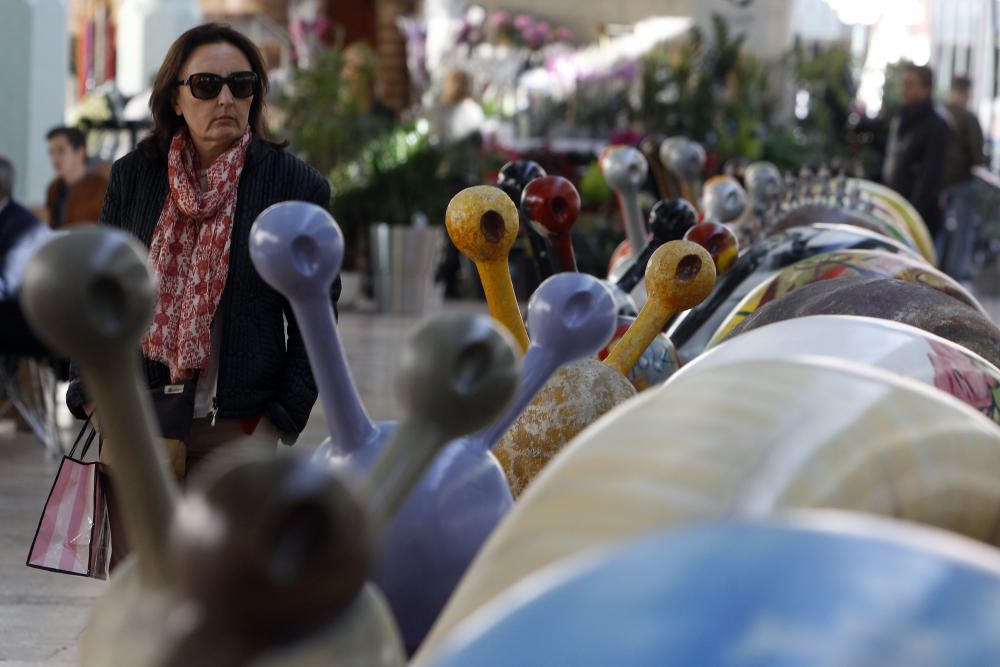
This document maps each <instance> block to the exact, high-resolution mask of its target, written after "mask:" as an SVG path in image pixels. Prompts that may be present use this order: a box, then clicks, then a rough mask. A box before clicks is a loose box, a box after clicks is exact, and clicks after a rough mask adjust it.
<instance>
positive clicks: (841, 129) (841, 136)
mask: <svg viewBox="0 0 1000 667" xmlns="http://www.w3.org/2000/svg"><path fill="white" fill-rule="evenodd" d="M783 62H784V65H785V66H786V67H787V68H788V70H789V71H790V73H791V74H792V76H793V77H794V80H795V85H796V88H797V90H798V94H799V95H802V100H803V101H804V100H805V99H806V97H807V98H808V103H805V104H801V105H800V108H798V109H797V114H796V115H797V116H798V118H797V121H796V125H797V127H798V128H799V130H800V131H801V136H802V137H803V138H804V139H805V141H804V142H803V150H804V151H805V152H806V153H807V155H806V156H805V159H804V160H803V161H809V162H818V161H828V160H830V159H832V158H835V157H845V156H846V155H847V145H848V143H847V129H848V128H847V124H848V119H849V117H850V114H851V108H852V106H853V103H854V98H855V95H856V93H857V85H856V84H855V81H854V77H853V74H852V71H851V56H850V52H849V49H848V46H847V45H846V44H835V45H831V46H825V47H819V46H814V47H812V48H806V47H805V46H804V45H803V44H802V43H801V41H799V40H796V41H795V43H794V44H793V46H792V48H791V49H790V50H789V51H788V53H787V54H785V56H784V59H783Z"/></svg>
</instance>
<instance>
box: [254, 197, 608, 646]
mask: <svg viewBox="0 0 1000 667" xmlns="http://www.w3.org/2000/svg"><path fill="white" fill-rule="evenodd" d="M481 188H485V194H486V195H487V198H486V199H485V203H484V202H483V200H482V199H481V197H482V194H483V193H484V190H483V189H479V188H474V189H473V192H472V193H470V196H472V197H479V198H480V199H477V202H478V203H473V202H464V203H463V201H462V200H461V199H459V200H458V205H457V207H456V206H450V207H449V209H448V214H449V216H450V217H449V231H451V230H452V229H456V228H459V229H465V226H464V225H465V223H466V222H467V223H469V224H473V225H475V226H476V230H477V232H478V233H470V234H468V235H467V236H466V237H465V238H466V239H467V240H468V242H469V243H472V244H474V245H476V247H478V248H479V249H480V254H479V255H478V256H479V257H480V258H481V259H480V262H479V263H480V266H484V265H485V266H486V267H487V268H484V269H483V273H484V276H489V277H491V278H492V280H493V281H494V283H493V284H489V283H487V282H486V281H485V280H484V287H485V289H486V291H487V294H488V295H490V294H492V295H493V297H492V300H491V304H492V306H494V307H498V305H499V306H500V307H508V308H512V309H513V312H510V313H509V314H508V319H506V320H504V321H500V320H498V322H499V323H500V324H501V326H504V327H505V328H506V329H507V330H508V331H509V330H510V329H516V328H520V329H521V330H523V329H524V324H523V322H522V321H521V319H520V313H519V312H518V311H517V310H516V309H517V305H516V302H515V301H514V297H513V294H512V288H511V286H510V278H509V275H508V274H506V273H505V270H504V269H505V265H504V262H505V257H506V255H505V250H504V249H505V248H509V244H510V243H511V242H512V240H513V233H515V232H516V224H517V218H516V213H515V212H514V211H513V206H512V204H511V203H510V200H509V199H508V198H507V197H506V196H505V195H504V194H503V193H502V192H500V191H499V190H498V189H496V188H492V187H486V186H481ZM496 195H498V196H496ZM497 202H500V203H499V204H498V203H497ZM504 204H505V206H503V208H501V210H502V211H503V213H499V212H497V211H496V210H495V208H497V207H500V206H501V205H504ZM480 206H482V207H484V208H480ZM456 210H457V211H461V212H462V215H463V216H466V219H465V222H456V221H455V220H454V218H453V216H455V215H456ZM508 232H510V233H508ZM460 247H462V246H460ZM496 248H499V249H496ZM250 252H251V259H252V260H253V262H254V265H255V266H256V267H257V270H258V272H259V273H260V274H261V276H262V277H263V278H264V280H265V281H266V282H267V283H268V284H270V285H271V286H272V287H274V289H276V290H277V291H278V292H280V293H281V294H283V295H284V296H285V297H286V298H287V299H288V300H289V302H290V304H291V307H292V310H293V312H294V314H295V317H296V321H297V322H298V324H299V328H300V330H301V332H302V336H303V340H304V342H305V346H306V351H307V353H308V355H309V358H310V362H311V365H312V367H313V372H314V375H315V377H316V380H317V385H318V387H319V390H320V400H321V403H322V406H323V411H324V414H325V415H326V421H327V426H328V428H329V432H330V438H329V439H328V440H327V441H325V442H324V443H323V444H322V445H321V446H320V448H319V449H318V450H317V453H316V457H317V459H318V460H321V461H324V462H326V463H328V464H329V465H331V466H334V467H335V468H338V469H343V468H346V469H358V470H366V469H368V468H370V466H371V465H372V462H373V461H374V460H375V458H376V457H377V456H378V455H379V452H380V451H381V449H382V448H383V446H384V444H385V443H386V442H387V440H388V439H389V438H390V437H391V435H392V433H393V431H394V429H395V428H396V423H395V422H393V421H374V420H372V419H371V418H370V417H369V416H368V414H367V412H366V411H365V408H364V405H363V404H362V402H361V399H360V396H359V395H358V392H357V390H356V389H355V387H354V384H353V382H352V380H351V376H350V370H349V368H348V366H347V362H346V359H345V355H344V351H343V348H342V345H341V343H340V340H339V336H338V334H337V328H336V323H335V320H334V316H333V312H332V310H331V308H330V306H329V303H328V299H327V298H326V297H325V295H326V294H327V293H328V291H329V286H330V284H331V282H332V281H333V279H334V277H335V276H336V275H337V272H338V271H339V269H340V261H341V257H342V256H343V237H342V235H341V233H340V230H339V228H338V227H337V225H336V223H335V222H334V220H333V218H332V217H331V216H330V215H329V213H327V212H326V211H325V210H323V209H321V208H319V207H317V206H315V205H311V204H308V203H304V202H287V203H283V204H277V205H275V206H273V207H271V208H269V209H267V210H265V211H264V212H263V213H261V215H260V216H259V218H258V219H257V221H256V222H255V223H254V227H253V230H252V232H251V248H250ZM508 290H509V291H510V293H508ZM491 312H493V311H492V310H491ZM501 312H502V311H501ZM494 316H496V314H495V313H494ZM528 322H529V325H530V326H531V329H532V334H533V339H532V340H530V341H529V342H528V346H527V351H526V354H525V355H524V360H523V361H524V366H525V369H526V371H525V373H524V376H523V378H522V382H521V385H520V387H519V388H518V395H517V399H516V400H515V401H514V402H513V403H512V404H511V405H510V406H509V407H508V408H507V409H506V410H505V411H504V412H503V414H502V415H501V417H500V418H499V419H498V420H497V421H496V422H495V423H494V424H493V425H492V426H491V427H490V428H487V429H483V430H481V431H480V432H478V433H475V434H473V435H471V436H469V437H467V438H463V439H461V440H459V441H457V442H455V443H452V444H451V445H450V446H449V447H448V448H447V449H446V450H445V451H444V452H443V453H442V455H441V456H439V457H438V459H437V460H435V462H434V464H433V465H432V466H431V469H430V470H429V471H428V473H427V474H426V475H425V476H424V478H423V479H422V480H421V482H420V484H418V486H417V488H416V489H415V490H414V492H413V494H412V496H411V498H410V500H409V501H408V503H407V504H406V505H405V506H404V507H403V508H402V509H401V510H400V512H399V515H398V517H397V518H396V520H395V521H394V522H393V524H392V525H391V526H390V527H389V528H388V530H387V532H386V535H385V536H384V538H383V539H382V540H381V542H380V543H379V545H378V552H377V557H376V561H375V566H374V569H373V573H372V578H373V581H374V582H375V583H376V584H378V586H379V587H380V588H381V590H382V591H383V592H384V593H385V594H386V597H387V598H388V600H389V603H390V605H391V606H392V609H393V611H394V613H395V615H396V618H397V620H398V622H399V624H400V627H401V630H402V632H403V637H404V640H405V642H406V646H407V647H408V649H409V650H413V649H415V648H416V647H417V646H418V645H419V643H420V641H421V639H422V637H423V636H424V634H425V633H426V632H427V630H428V628H429V627H430V625H431V623H432V622H433V620H434V618H435V617H436V615H437V613H438V611H440V609H441V607H442V606H443V605H444V603H445V601H446V600H447V598H448V596H449V594H450V593H451V590H452V589H453V588H454V586H455V585H456V584H457V582H458V580H459V578H460V577H461V576H462V573H463V572H464V570H465V567H466V566H467V565H468V563H469V562H470V561H471V560H472V559H473V557H474V556H475V554H476V552H477V551H478V548H479V546H480V545H481V544H482V542H483V541H484V540H485V539H486V537H487V536H488V535H489V534H490V532H491V531H492V529H493V527H494V526H495V525H496V523H497V522H498V521H499V520H500V519H501V518H502V516H503V515H504V514H505V513H506V512H507V511H508V510H509V508H510V506H511V504H512V502H513V499H512V496H511V492H510V489H509V487H508V484H507V480H506V479H505V476H504V473H503V471H502V470H501V468H500V467H499V465H498V463H497V460H496V459H495V458H494V456H493V455H492V454H491V453H490V449H491V447H493V446H494V445H495V444H496V443H497V441H498V440H500V437H501V435H502V434H503V433H504V431H506V430H507V428H508V427H510V426H511V424H512V423H513V422H514V420H515V419H516V418H517V417H518V416H519V415H520V414H521V413H522V411H523V410H524V409H525V406H526V405H528V403H529V402H530V401H531V399H532V398H533V397H534V396H535V395H536V394H537V393H538V392H539V391H540V390H541V389H542V386H543V385H544V384H545V382H546V381H547V380H548V379H549V378H550V377H551V376H553V374H555V373H556V371H557V369H559V368H560V367H561V366H563V365H565V364H567V363H570V362H573V361H576V360H579V359H583V358H586V357H589V356H591V355H593V354H596V353H597V351H598V350H600V349H601V347H603V346H604V345H605V344H606V343H607V341H608V340H609V339H610V337H611V335H612V333H613V331H614V327H615V323H616V316H615V313H614V305H613V302H612V299H611V296H610V294H609V293H608V292H607V290H606V289H605V288H604V287H603V286H602V285H601V283H600V281H598V280H597V279H596V278H593V277H591V276H586V275H582V274H575V273H574V274H560V275H556V276H553V277H551V278H549V279H548V280H547V281H545V282H544V283H543V284H542V285H541V286H540V287H539V288H538V290H537V291H536V292H535V294H534V295H533V297H532V299H531V301H530V303H529V306H528ZM525 338H527V334H525ZM428 386H432V385H428Z"/></svg>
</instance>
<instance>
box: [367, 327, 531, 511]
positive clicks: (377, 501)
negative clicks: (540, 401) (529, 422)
mask: <svg viewBox="0 0 1000 667" xmlns="http://www.w3.org/2000/svg"><path fill="white" fill-rule="evenodd" d="M520 377H521V368H520V363H519V361H518V353H517V351H516V343H515V342H514V340H513V339H512V338H511V337H510V336H509V335H508V334H507V333H506V332H505V331H503V330H501V329H500V328H499V325H494V324H493V323H492V322H491V321H490V319H489V318H487V317H485V316H480V315H473V314H467V313H451V314H445V315H439V316H437V317H435V318H434V319H432V320H428V321H427V322H426V323H425V324H424V325H423V326H422V327H421V328H420V329H419V330H418V331H417V332H416V334H414V336H413V337H412V338H411V339H410V341H409V342H408V344H407V345H406V347H405V348H404V349H403V355H402V358H401V361H400V369H399V371H398V374H397V376H396V389H397V392H398V394H399V398H400V402H401V403H402V404H403V407H404V409H405V411H406V416H405V417H404V419H403V420H402V421H401V422H400V425H399V428H398V430H397V431H396V433H395V434H394V435H393V437H392V438H391V439H390V440H389V442H388V443H387V444H386V448H385V450H383V452H382V454H381V456H380V457H379V459H378V460H377V461H376V462H375V466H374V467H373V468H372V472H371V476H370V478H369V487H370V489H371V494H372V505H373V507H374V511H375V513H376V516H378V517H380V519H381V520H383V521H385V520H386V519H387V518H388V517H391V516H392V515H394V514H395V513H396V511H397V510H398V509H399V507H400V505H401V504H402V502H403V500H405V499H406V497H407V496H408V495H409V493H410V490H411V489H412V488H413V487H414V486H415V485H416V483H417V482H418V481H419V479H420V477H421V476H422V475H423V473H424V471H425V470H426V469H427V467H428V466H429V465H430V462H431V461H432V460H433V459H434V457H435V456H437V454H438V453H439V452H440V451H441V450H442V448H443V447H444V446H445V445H446V444H447V443H448V442H450V441H451V440H454V439H456V438H458V437H460V436H463V435H468V434H471V433H473V432H475V431H478V430H479V429H481V428H485V427H486V426H488V425H489V424H490V423H491V422H492V421H494V420H495V419H497V418H499V417H500V415H501V414H503V412H504V410H505V409H506V408H507V405H508V404H509V403H510V402H511V401H512V400H513V398H514V395H515V393H516V392H517V388H518V383H519V381H520Z"/></svg>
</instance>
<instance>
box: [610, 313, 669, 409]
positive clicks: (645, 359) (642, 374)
mask: <svg viewBox="0 0 1000 667" xmlns="http://www.w3.org/2000/svg"><path fill="white" fill-rule="evenodd" d="M634 322H635V318H634V317H620V318H618V327H617V328H616V329H615V334H614V336H613V337H612V338H611V342H610V343H608V345H607V346H606V347H605V348H604V349H603V350H601V351H600V353H599V354H598V355H597V358H598V359H600V360H601V361H604V360H605V359H607V358H608V352H610V351H611V347H612V346H613V345H614V344H615V343H617V342H618V341H619V340H620V339H621V337H622V336H624V335H625V332H627V331H628V330H629V327H631V326H632V324H633V323H634ZM680 367H681V362H680V359H679V358H678V356H677V350H676V349H675V348H674V344H673V343H671V342H670V339H669V338H667V336H666V334H662V333H661V334H657V335H656V337H655V338H654V339H653V342H651V343H650V344H649V346H648V347H647V348H646V349H645V351H643V353H642V356H641V357H639V361H638V362H636V364H635V366H633V367H632V370H630V371H629V372H628V374H627V375H626V376H625V377H626V378H627V379H628V381H629V382H630V383H631V384H632V386H633V387H635V390H636V391H646V390H647V389H649V388H651V387H655V386H656V385H658V384H663V383H664V382H666V381H667V379H668V378H669V377H670V376H671V375H673V374H674V373H675V372H676V371H677V369H678V368H680Z"/></svg>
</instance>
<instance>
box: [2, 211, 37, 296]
mask: <svg viewBox="0 0 1000 667" xmlns="http://www.w3.org/2000/svg"><path fill="white" fill-rule="evenodd" d="M42 227H44V224H43V223H42V221H41V220H39V219H38V218H37V217H35V214H34V213H32V212H31V211H29V210H28V209H26V208H24V207H23V206H21V205H20V204H18V203H17V202H16V201H14V200H13V199H8V200H7V204H6V205H4V206H3V209H0V300H9V299H13V298H14V297H15V294H16V292H17V289H16V284H17V283H19V281H20V276H19V275H14V273H15V272H16V271H20V270H21V269H22V268H23V267H21V262H20V261H18V262H15V261H14V257H13V255H14V254H15V253H16V252H17V251H18V248H19V247H21V246H22V245H23V244H24V243H25V242H26V241H27V240H28V239H29V237H32V236H34V235H37V234H38V232H40V231H44V230H42ZM18 259H23V258H18ZM15 264H16V266H15Z"/></svg>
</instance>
